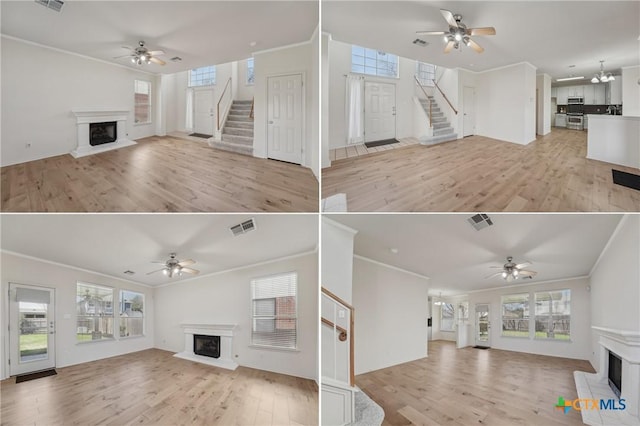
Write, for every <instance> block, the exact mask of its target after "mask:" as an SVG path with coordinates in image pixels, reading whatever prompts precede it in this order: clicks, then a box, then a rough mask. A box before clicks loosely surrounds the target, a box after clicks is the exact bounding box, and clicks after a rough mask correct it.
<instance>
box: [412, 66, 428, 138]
mask: <svg viewBox="0 0 640 426" xmlns="http://www.w3.org/2000/svg"><path fill="white" fill-rule="evenodd" d="M413 78H414V79H415V80H416V83H417V84H418V87H419V88H420V90H422V93H424V96H425V97H426V98H427V101H429V127H433V123H432V122H431V112H432V110H433V105H432V104H433V100H432V99H431V98H430V97H429V95H427V91H426V90H424V87H423V86H422V83H420V79H418V76H417V75H414V76H413Z"/></svg>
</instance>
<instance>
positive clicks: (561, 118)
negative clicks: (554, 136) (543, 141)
mask: <svg viewBox="0 0 640 426" xmlns="http://www.w3.org/2000/svg"><path fill="white" fill-rule="evenodd" d="M556 127H567V114H556Z"/></svg>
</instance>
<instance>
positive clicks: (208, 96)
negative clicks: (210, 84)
mask: <svg viewBox="0 0 640 426" xmlns="http://www.w3.org/2000/svg"><path fill="white" fill-rule="evenodd" d="M193 96H194V102H193V110H194V111H193V132H194V133H201V134H203V135H211V136H213V119H214V116H213V115H214V114H213V90H210V89H205V90H195V91H194V92H193Z"/></svg>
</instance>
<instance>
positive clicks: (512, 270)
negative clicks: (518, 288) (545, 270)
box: [484, 256, 538, 283]
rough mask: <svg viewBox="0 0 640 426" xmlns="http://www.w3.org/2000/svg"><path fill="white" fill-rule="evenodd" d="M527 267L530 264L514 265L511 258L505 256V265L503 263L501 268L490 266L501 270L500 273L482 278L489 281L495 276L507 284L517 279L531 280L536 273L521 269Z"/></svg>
mask: <svg viewBox="0 0 640 426" xmlns="http://www.w3.org/2000/svg"><path fill="white" fill-rule="evenodd" d="M529 265H531V262H523V263H518V264H516V263H514V262H513V257H511V256H507V263H505V264H504V265H503V266H490V268H499V269H502V271H500V272H496V273H495V274H491V275H489V276H487V277H484V278H485V279H489V278H493V277H497V276H502V279H504V280H505V281H506V282H509V283H510V282H511V281H513V280H517V279H519V278H522V279H526V278H528V279H532V278H533V277H535V276H536V275H537V274H538V273H537V272H536V271H527V270H524V269H523V268H525V267H527V266H529Z"/></svg>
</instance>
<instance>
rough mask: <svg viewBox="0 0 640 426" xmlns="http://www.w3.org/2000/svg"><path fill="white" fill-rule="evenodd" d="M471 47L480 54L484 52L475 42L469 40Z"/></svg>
mask: <svg viewBox="0 0 640 426" xmlns="http://www.w3.org/2000/svg"><path fill="white" fill-rule="evenodd" d="M469 46H471V48H472V49H473V50H475V51H476V52H478V53H482V52H484V48H483V47H482V46H480V45H479V44H478V43H476V42H475V41H473V40H469Z"/></svg>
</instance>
